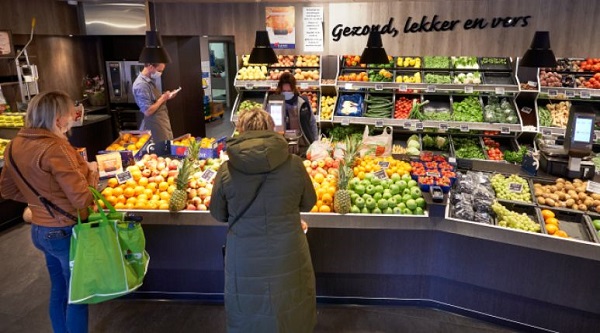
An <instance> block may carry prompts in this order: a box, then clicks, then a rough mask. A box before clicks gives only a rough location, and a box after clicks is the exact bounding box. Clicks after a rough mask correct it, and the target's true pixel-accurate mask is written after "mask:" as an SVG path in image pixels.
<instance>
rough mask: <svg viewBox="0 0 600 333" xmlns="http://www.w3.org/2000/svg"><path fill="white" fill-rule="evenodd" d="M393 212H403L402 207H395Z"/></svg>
mask: <svg viewBox="0 0 600 333" xmlns="http://www.w3.org/2000/svg"><path fill="white" fill-rule="evenodd" d="M393 212H394V214H402V208H400V207H394V209H393Z"/></svg>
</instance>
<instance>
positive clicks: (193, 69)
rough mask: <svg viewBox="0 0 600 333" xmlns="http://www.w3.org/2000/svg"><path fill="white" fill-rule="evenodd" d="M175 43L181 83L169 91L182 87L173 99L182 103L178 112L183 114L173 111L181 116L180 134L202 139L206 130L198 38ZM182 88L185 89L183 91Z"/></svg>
mask: <svg viewBox="0 0 600 333" xmlns="http://www.w3.org/2000/svg"><path fill="white" fill-rule="evenodd" d="M177 43H178V50H179V64H180V71H179V73H180V76H181V77H180V79H181V82H180V83H179V84H178V85H175V86H173V87H172V88H171V89H176V88H177V87H179V86H181V87H182V90H181V91H180V92H179V93H178V94H177V95H178V97H179V98H175V99H181V100H182V101H183V105H181V109H180V110H181V111H185V112H181V111H177V110H173V111H175V112H177V113H180V114H181V118H182V121H183V133H182V134H185V133H190V134H192V135H194V136H196V137H204V136H206V129H205V126H204V124H205V120H204V89H202V66H201V60H202V57H201V55H200V37H180V38H178V40H177ZM184 86H185V89H183V87H184ZM175 99H173V100H175ZM170 113H172V112H170ZM174 134H175V133H174ZM175 137H177V135H175Z"/></svg>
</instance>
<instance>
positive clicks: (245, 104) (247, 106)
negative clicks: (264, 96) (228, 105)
mask: <svg viewBox="0 0 600 333" xmlns="http://www.w3.org/2000/svg"><path fill="white" fill-rule="evenodd" d="M257 107H258V108H262V107H263V105H262V103H259V102H255V101H253V100H250V99H247V100H245V101H242V102H241V103H240V107H239V108H238V113H240V112H242V111H246V110H252V109H254V108H257Z"/></svg>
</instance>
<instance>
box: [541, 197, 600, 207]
mask: <svg viewBox="0 0 600 333" xmlns="http://www.w3.org/2000/svg"><path fill="white" fill-rule="evenodd" d="M537 201H538V203H539V204H540V205H545V204H546V199H545V198H544V197H537ZM599 207H600V206H599Z"/></svg>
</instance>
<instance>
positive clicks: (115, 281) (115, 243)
mask: <svg viewBox="0 0 600 333" xmlns="http://www.w3.org/2000/svg"><path fill="white" fill-rule="evenodd" d="M90 190H91V191H92V193H93V194H94V201H96V203H97V204H98V201H99V200H101V201H103V202H105V204H107V203H108V202H107V201H106V199H104V197H102V195H101V194H100V193H98V192H97V191H96V190H95V189H90ZM107 207H108V208H109V213H108V215H107V214H106V213H105V212H104V211H103V210H101V209H100V210H99V212H98V214H97V217H96V220H95V221H90V222H88V223H81V220H80V219H78V222H77V225H76V226H75V227H74V228H73V236H72V237H71V249H70V267H71V280H70V284H69V303H71V304H95V303H99V302H103V301H106V300H110V299H113V298H117V297H119V296H122V295H125V294H127V293H130V292H132V291H134V290H135V289H137V288H139V287H140V286H141V285H142V281H143V278H144V275H145V273H146V270H147V267H148V262H149V256H148V253H146V251H145V250H144V247H145V239H144V235H143V230H142V229H141V225H139V224H138V223H131V224H130V223H127V222H122V219H118V218H115V217H118V216H119V214H121V213H118V212H116V210H115V209H114V207H112V205H110V204H108V205H107ZM130 225H131V227H130Z"/></svg>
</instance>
